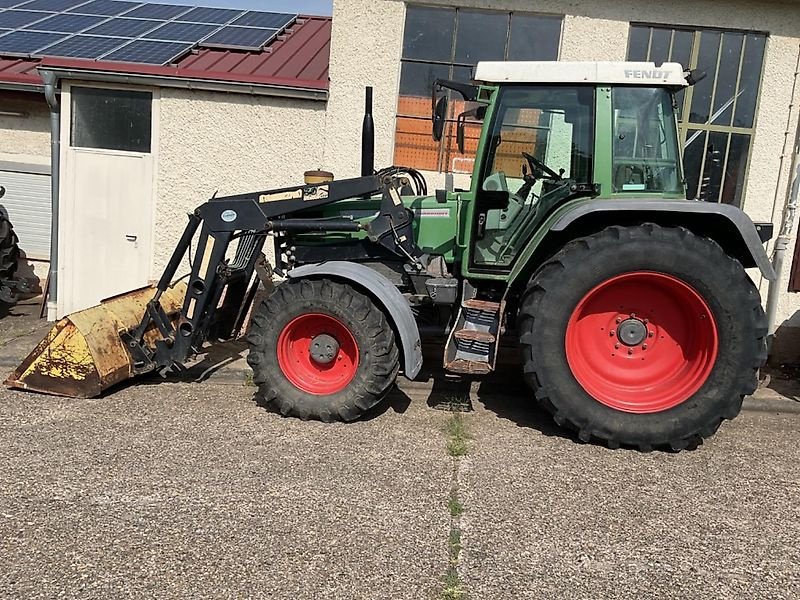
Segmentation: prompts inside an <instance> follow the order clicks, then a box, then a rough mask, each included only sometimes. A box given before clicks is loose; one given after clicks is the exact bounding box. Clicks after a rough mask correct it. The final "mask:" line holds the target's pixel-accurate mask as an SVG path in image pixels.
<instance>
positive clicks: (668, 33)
mask: <svg viewBox="0 0 800 600" xmlns="http://www.w3.org/2000/svg"><path fill="white" fill-rule="evenodd" d="M671 38H672V30H670V29H655V28H654V29H653V39H652V40H651V41H650V62H654V63H656V65H660V64H662V63H665V62H667V59H668V58H669V43H670V40H671Z"/></svg>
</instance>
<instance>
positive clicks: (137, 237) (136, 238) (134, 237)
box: [125, 235, 139, 242]
mask: <svg viewBox="0 0 800 600" xmlns="http://www.w3.org/2000/svg"><path fill="white" fill-rule="evenodd" d="M125 239H126V240H128V241H129V242H135V241H136V240H138V239H139V236H138V235H126V236H125Z"/></svg>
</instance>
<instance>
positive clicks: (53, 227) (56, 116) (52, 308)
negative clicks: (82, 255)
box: [41, 71, 61, 321]
mask: <svg viewBox="0 0 800 600" xmlns="http://www.w3.org/2000/svg"><path fill="white" fill-rule="evenodd" d="M41 75H42V79H43V80H44V96H45V98H47V104H48V106H50V171H51V179H50V186H51V187H50V202H51V206H52V209H51V210H52V217H51V224H50V275H49V277H48V282H47V286H48V287H47V290H45V291H46V293H47V298H48V300H47V320H48V321H55V320H56V318H57V312H58V303H57V300H58V205H59V202H58V191H59V181H60V179H61V178H60V174H61V108H60V106H59V102H58V97H57V96H56V85H57V84H58V76H57V75H56V74H55V73H53V72H52V71H41Z"/></svg>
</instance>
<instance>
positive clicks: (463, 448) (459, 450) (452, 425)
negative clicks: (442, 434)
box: [447, 413, 469, 457]
mask: <svg viewBox="0 0 800 600" xmlns="http://www.w3.org/2000/svg"><path fill="white" fill-rule="evenodd" d="M468 439H469V436H468V435H467V426H466V423H465V422H464V418H463V417H462V416H461V414H460V413H455V414H453V416H452V417H450V418H449V419H448V420H447V452H448V454H450V456H452V457H458V456H466V454H467V440H468Z"/></svg>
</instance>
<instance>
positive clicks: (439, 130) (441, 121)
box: [433, 96, 447, 142]
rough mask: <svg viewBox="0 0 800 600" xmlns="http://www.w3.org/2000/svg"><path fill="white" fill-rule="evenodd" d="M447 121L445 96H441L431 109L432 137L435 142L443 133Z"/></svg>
mask: <svg viewBox="0 0 800 600" xmlns="http://www.w3.org/2000/svg"><path fill="white" fill-rule="evenodd" d="M446 123H447V96H442V97H441V98H439V100H438V101H437V102H436V107H435V108H434V109H433V139H434V140H436V141H437V142H438V141H440V140H441V139H442V136H443V135H444V126H445V124H446Z"/></svg>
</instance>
